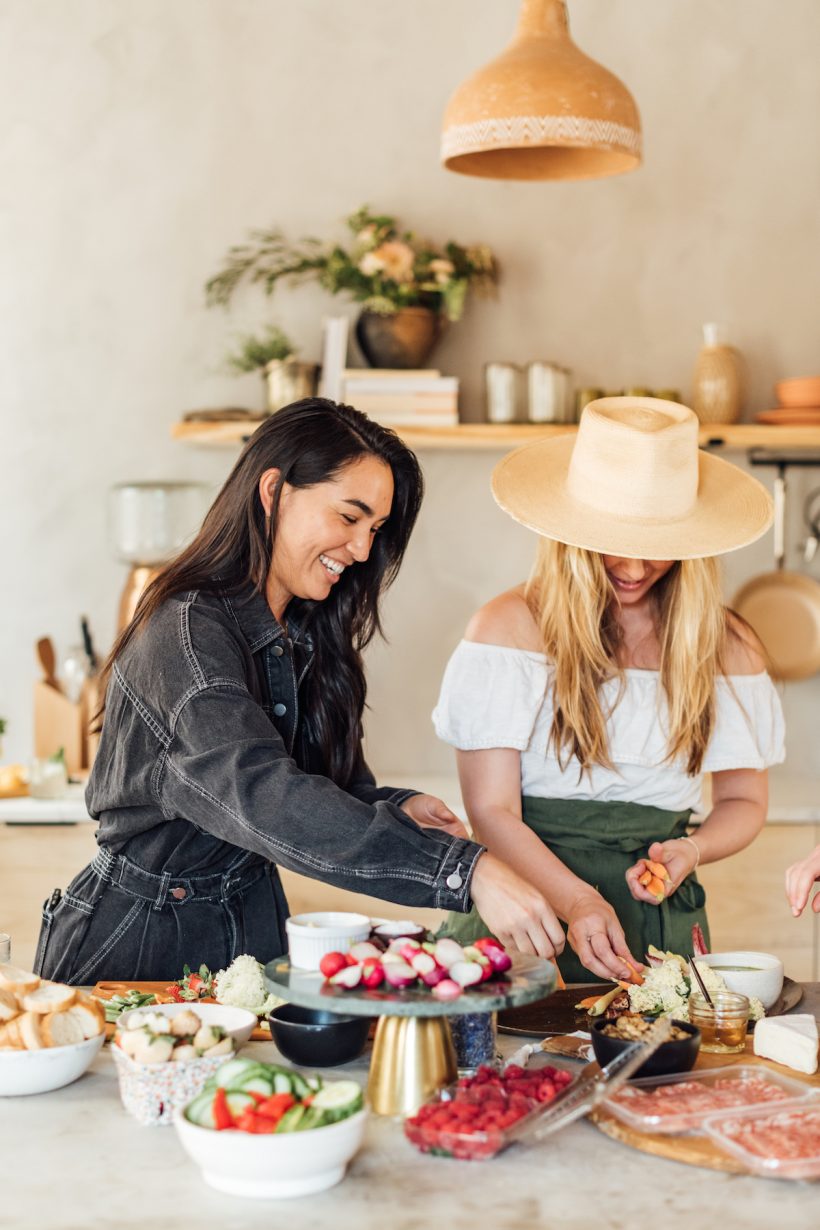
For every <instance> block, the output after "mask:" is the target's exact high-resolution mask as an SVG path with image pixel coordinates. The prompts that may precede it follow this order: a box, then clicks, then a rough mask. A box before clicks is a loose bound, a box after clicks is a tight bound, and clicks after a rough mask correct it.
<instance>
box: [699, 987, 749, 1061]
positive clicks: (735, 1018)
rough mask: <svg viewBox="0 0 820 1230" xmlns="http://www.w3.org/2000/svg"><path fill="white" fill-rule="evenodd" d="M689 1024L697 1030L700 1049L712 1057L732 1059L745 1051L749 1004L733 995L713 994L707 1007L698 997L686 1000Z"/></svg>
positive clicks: (723, 992)
mask: <svg viewBox="0 0 820 1230" xmlns="http://www.w3.org/2000/svg"><path fill="white" fill-rule="evenodd" d="M689 1020H690V1021H691V1022H692V1024H693V1025H696V1026H697V1027H698V1029H699V1030H700V1038H701V1041H700V1049H701V1050H702V1051H708V1052H709V1053H711V1054H713V1055H735V1054H737V1053H738V1052H739V1051H743V1050H745V1049H746V1031H747V1029H748V1026H749V1001H748V999H747V998H746V996H745V995H737V994H736V993H735V992H734V991H717V992H715V993H714V994H713V995H712V1003H711V1004H709V1003H707V1002H706V1000H705V999H704V998H703V996H702V995H699V994H697V992H695V993H694V994H692V995H690V996H689Z"/></svg>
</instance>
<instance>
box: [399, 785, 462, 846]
mask: <svg viewBox="0 0 820 1230" xmlns="http://www.w3.org/2000/svg"><path fill="white" fill-rule="evenodd" d="M401 809H402V811H403V812H405V813H406V814H407V815H408V816H409V817H410V819H411V820H415V822H416V824H420V825H421V827H422V828H425V829H439V830H440V831H441V832H442V833H449V835H450V836H451V837H461V838H462V839H463V840H464V841H468V840H469V834H468V832H467V830H466V828H465V827H464V825H463V824H462V823H461V821H460V820H459V818H458V816H457V815H455V814H454V812H451V811H450V808H449V807H448V806H447V804H446V803H442V801H441V799H437V798H436V796H435V795H434V794H414V795H413V796H412V798H409V799H405V800H404V802H403V803H402V804H401Z"/></svg>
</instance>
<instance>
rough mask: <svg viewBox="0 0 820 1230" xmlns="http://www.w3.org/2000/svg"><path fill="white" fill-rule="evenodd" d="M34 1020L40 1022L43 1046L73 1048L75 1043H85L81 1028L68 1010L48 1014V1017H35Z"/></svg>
mask: <svg viewBox="0 0 820 1230" xmlns="http://www.w3.org/2000/svg"><path fill="white" fill-rule="evenodd" d="M32 1015H33V1014H32ZM34 1019H35V1020H36V1021H40V1022H42V1024H41V1031H42V1039H43V1046H73V1045H74V1044H75V1043H77V1042H84V1041H85V1038H84V1036H83V1031H82V1026H81V1025H80V1022H79V1021H78V1020H77V1018H76V1017H75V1016H74V1014H73V1013H72V1012H71V1010H70V1009H69V1011H68V1012H50V1013H49V1014H48V1016H42V1017H40V1016H35V1017H34Z"/></svg>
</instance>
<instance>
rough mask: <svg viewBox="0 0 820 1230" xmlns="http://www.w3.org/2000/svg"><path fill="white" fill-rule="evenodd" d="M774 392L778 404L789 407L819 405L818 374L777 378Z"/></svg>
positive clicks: (819, 387) (819, 381) (819, 379)
mask: <svg viewBox="0 0 820 1230" xmlns="http://www.w3.org/2000/svg"><path fill="white" fill-rule="evenodd" d="M774 392H775V396H776V397H777V400H778V402H779V403H780V405H781V406H788V407H789V408H790V409H799V408H800V407H801V406H820V376H795V377H793V378H792V379H790V380H778V381H777V383H776V384H775V386H774Z"/></svg>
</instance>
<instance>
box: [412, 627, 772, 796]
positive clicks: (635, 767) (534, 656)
mask: <svg viewBox="0 0 820 1230" xmlns="http://www.w3.org/2000/svg"><path fill="white" fill-rule="evenodd" d="M552 674H553V668H552V667H551V665H550V664H549V663H548V662H547V659H546V656H545V655H544V654H542V653H532V652H529V651H527V650H523V649H509V648H506V647H505V646H502V645H485V644H481V643H478V642H476V641H461V643H460V644H459V645H458V647H457V649H456V650H455V652H454V653H453V656H452V657H451V658H450V661H449V662H448V664H447V669H446V671H445V673H444V679H443V681H442V685H441V694H440V696H439V700H438V704H437V705H436V707H435V709H434V710H433V724H434V726H435V728H436V734H437V735H438V737H439V738H440V739H442V740H443V741H444V742H445V743H450V744H452V745H453V746H454V747H457V748H459V749H461V750H462V751H472V750H476V749H479V748H494V747H508V748H514V749H515V750H517V751H519V752H520V753H521V793H522V794H525V795H533V796H536V797H538V798H548V799H551V798H560V799H597V800H600V801H601V802H631V803H645V804H647V805H649V806H652V807H663V808H666V809H668V810H670V811H683V810H684V809H686V808H692V809H693V810H694V811H701V810H702V798H701V793H702V784H703V775H704V773H719V772H721V771H722V770H725V769H758V770H759V769H765V768H767V767H768V766H769V765H773V764H779V763H780V762H781V761H782V760H784V759H785V748H784V723H783V710H782V707H781V704H780V698H779V696H778V695H777V692H776V691H775V688H774V685H773V684H772V681H771V679H770V678H769V676H768V675H767V674H766V673H765V672H763V673H762V674H759V675H730V676H726V677H720V678H719V679H718V681H717V713H716V719H715V729H714V731H713V734H712V738H711V740H710V742H709V746H708V748H707V750H706V756H705V757H704V762H703V769H702V772H701V773H699V774H698V775H696V776H694V777H691V776H689V774H688V773H687V772H686V761H685V759H684V758H683V757H679V758H676V759H675V760H673V761H671V762H670V761H667V760H666V759H665V757H666V751H667V730H668V709H667V705H666V697H665V696H664V693H663V689H662V688H661V686H660V675H659V673H658V672H657V671H650V670H627V671H626V672H625V684H624V686H623V692H622V694H621V698H620V700H617V697H618V694H619V690H620V689H621V681H620V680H619V679H613V680H610V681H609V682H608V683H606V684H605V685H604V687H603V690H602V702H603V704H604V707H605V711H606V708H607V707H610V708H611V706H613V705H615V708H614V709H613V710H611V714H610V717H609V720H608V722H607V735H608V739H609V751H610V756H611V759H612V762H613V765H614V770H613V769H606V768H603V767H601V766H600V765H595V766H593V768H592V769H591V771H590V772H588V773H584V774H581V773H580V772H578V771H576V769H577V768H578V766H577V762H576V761H570V763H569V765H568V767H567V768H566V770H564V769H562V768H561V766H560V765H559V763H558V759H557V756H556V754H555V750H554V748H553V747H552V746H548V744H549V733H550V729H551V726H552V717H553V709H552ZM616 701H617V704H616Z"/></svg>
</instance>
